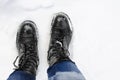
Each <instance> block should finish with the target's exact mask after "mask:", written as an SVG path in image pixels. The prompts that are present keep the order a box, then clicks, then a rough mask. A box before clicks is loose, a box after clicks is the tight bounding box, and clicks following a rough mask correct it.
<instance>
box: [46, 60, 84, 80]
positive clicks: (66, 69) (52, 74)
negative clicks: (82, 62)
mask: <svg viewBox="0 0 120 80" xmlns="http://www.w3.org/2000/svg"><path fill="white" fill-rule="evenodd" d="M47 72H48V78H49V80H85V78H84V76H83V75H82V73H81V72H80V71H79V69H78V68H77V66H76V65H75V63H74V62H72V61H61V62H59V63H56V64H54V65H53V66H51V67H49V68H48V70H47Z"/></svg>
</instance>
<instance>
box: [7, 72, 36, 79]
mask: <svg viewBox="0 0 120 80" xmlns="http://www.w3.org/2000/svg"><path fill="white" fill-rule="evenodd" d="M7 80H35V76H33V75H31V74H28V73H26V72H24V71H14V72H13V73H12V74H11V75H10V76H9V78H8V79H7Z"/></svg>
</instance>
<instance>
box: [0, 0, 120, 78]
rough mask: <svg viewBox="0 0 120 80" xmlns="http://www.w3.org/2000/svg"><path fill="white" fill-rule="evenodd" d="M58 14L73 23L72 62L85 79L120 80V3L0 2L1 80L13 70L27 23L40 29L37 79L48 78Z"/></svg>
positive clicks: (108, 0)
mask: <svg viewBox="0 0 120 80" xmlns="http://www.w3.org/2000/svg"><path fill="white" fill-rule="evenodd" d="M57 12H65V13H67V14H68V15H69V17H70V19H71V21H72V24H73V29H74V34H73V41H72V46H71V47H72V49H71V51H72V52H71V53H72V59H73V61H75V63H76V65H77V66H78V68H79V69H80V70H81V72H82V73H83V75H84V76H85V78H86V80H120V77H119V74H120V0H0V80H6V79H7V78H8V76H9V75H10V74H11V73H12V72H13V71H14V70H13V68H14V66H13V64H12V63H13V61H14V60H15V58H16V56H17V54H18V53H17V50H16V43H15V41H16V33H17V29H18V27H19V25H20V24H21V23H22V22H23V21H24V20H32V21H34V22H35V23H36V25H37V27H38V29H39V56H40V65H39V69H38V72H37V80H47V79H48V78H47V73H46V71H47V68H48V64H47V59H46V57H47V50H48V45H49V38H50V28H51V26H50V24H51V20H52V16H53V14H54V13H57Z"/></svg>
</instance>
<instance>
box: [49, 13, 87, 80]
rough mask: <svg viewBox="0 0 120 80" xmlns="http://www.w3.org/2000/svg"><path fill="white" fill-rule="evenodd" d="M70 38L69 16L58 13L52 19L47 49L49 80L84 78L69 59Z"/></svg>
mask: <svg viewBox="0 0 120 80" xmlns="http://www.w3.org/2000/svg"><path fill="white" fill-rule="evenodd" d="M71 38H72V28H71V23H70V18H69V17H68V16H67V15H66V14H65V13H58V14H56V15H55V17H54V18H53V20H52V28H51V39H50V45H49V50H48V58H47V59H48V64H49V68H48V70H47V72H48V78H49V80H85V78H84V76H83V75H82V73H81V72H80V71H79V69H78V68H77V66H76V65H75V63H74V62H72V60H71V59H70V57H69V55H70V53H69V50H68V49H69V44H70V41H71Z"/></svg>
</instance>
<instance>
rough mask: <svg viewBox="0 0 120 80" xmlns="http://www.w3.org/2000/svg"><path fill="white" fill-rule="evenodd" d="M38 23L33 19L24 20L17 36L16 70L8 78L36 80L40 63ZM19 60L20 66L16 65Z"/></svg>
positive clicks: (9, 79)
mask: <svg viewBox="0 0 120 80" xmlns="http://www.w3.org/2000/svg"><path fill="white" fill-rule="evenodd" d="M35 27H36V25H35V23H34V22H32V21H29V20H27V21H24V22H23V23H22V24H21V26H20V28H19V30H18V32H17V38H16V46H17V49H18V53H19V54H18V57H17V58H16V60H15V61H14V66H15V67H16V70H15V71H14V72H13V73H12V74H11V75H10V76H9V78H8V80H35V77H36V71H37V68H38V65H39V57H38V46H37V45H38V42H37V32H36V28H35ZM17 60H18V66H16V65H15V63H16V61H17Z"/></svg>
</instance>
